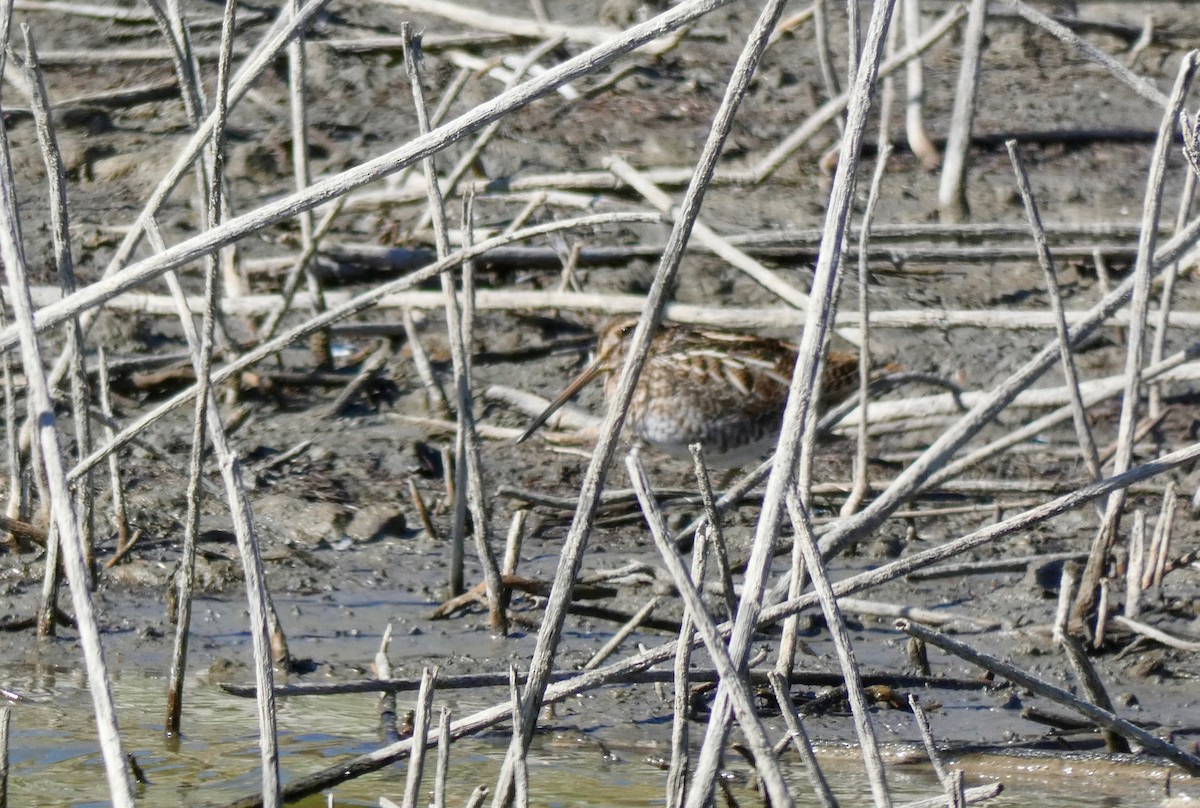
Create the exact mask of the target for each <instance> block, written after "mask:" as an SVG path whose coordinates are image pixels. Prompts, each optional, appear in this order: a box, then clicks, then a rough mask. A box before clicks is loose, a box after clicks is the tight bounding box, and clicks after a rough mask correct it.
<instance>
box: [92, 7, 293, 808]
mask: <svg viewBox="0 0 1200 808" xmlns="http://www.w3.org/2000/svg"><path fill="white" fill-rule="evenodd" d="M150 5H151V8H152V9H154V10H155V12H156V16H158V15H159V14H160V13H161V12H160V11H159V9H158V5H157V3H151V4H150ZM231 6H232V4H227V6H226V9H225V15H224V18H223V19H224V21H225V26H224V28H223V31H222V34H223V36H222V40H221V44H222V47H221V59H220V63H219V65H218V79H217V90H218V97H217V106H218V109H217V110H216V113H217V124H216V126H215V127H214V129H213V146H212V150H211V153H210V154H209V155H208V156H207V159H206V161H205V162H206V164H207V167H208V172H209V173H208V184H207V190H208V194H209V195H208V200H207V205H206V206H205V207H204V210H205V211H206V215H207V219H206V220H205V221H204V222H203V225H205V226H209V227H211V226H214V225H216V224H219V221H220V215H221V209H222V203H221V186H222V173H223V172H222V167H223V164H224V143H223V139H224V125H225V119H226V117H227V115H228V105H227V98H228V95H227V90H228V84H227V83H228V65H229V58H230V56H229V53H230V48H231V47H232V32H233V23H234V20H235V19H236V18H235V17H231V14H232V12H231V10H230V7H231ZM168 8H169V9H170V11H171V15H172V16H171V19H170V23H171V24H167V22H166V21H164V22H163V23H162V27H163V28H164V34H165V35H166V37H167V39H168V41H170V42H171V43H172V44H173V45H174V46H175V47H176V48H177V49H178V50H180V55H179V57H178V58H177V59H176V71H177V73H178V74H179V84H180V88H181V90H182V91H183V98H184V105H185V107H186V108H187V110H188V117H189V118H190V119H191V121H192V124H193V126H195V125H198V123H199V121H200V119H201V118H202V116H203V99H202V97H201V95H202V87H201V85H200V77H199V65H198V63H197V62H196V60H195V58H194V56H192V55H191V51H190V48H191V45H190V42H189V41H188V38H187V34H186V28H185V27H184V22H183V18H182V14H181V11H180V9H179V6H178V3H176V2H169V3H168ZM197 175H198V177H197V179H198V180H200V182H199V184H198V188H199V189H200V190H201V191H202V190H203V189H204V188H205V187H206V186H205V184H204V172H203V171H201V170H200V164H197ZM147 230H148V232H149V235H150V238H151V241H152V243H153V244H154V246H155V248H156V249H160V250H161V249H163V248H164V247H165V246H166V245H165V244H164V243H163V240H162V236H161V234H160V233H159V232H158V224H157V222H156V221H152V222H151V223H150V224H149V226H148V228H147ZM205 270H206V271H205V307H204V310H205V312H206V313H205V315H204V320H203V322H202V330H201V336H200V339H199V341H198V342H197V341H196V340H194V339H193V341H192V343H191V345H190V347H191V349H192V350H193V351H196V352H197V353H194V354H193V357H194V362H195V372H196V379H197V383H198V389H199V391H200V392H199V395H197V396H196V400H195V409H194V416H193V421H192V451H191V458H190V464H189V468H190V472H189V476H188V485H187V516H186V518H185V521H184V539H183V547H182V555H181V558H180V560H179V567H178V569H177V571H176V582H175V584H176V593H175V642H174V645H173V648H172V654H171V669H170V674H169V675H168V680H167V709H166V713H167V714H166V720H165V722H164V732H165V733H166V734H167V735H168V736H171V737H176V738H178V737H179V735H180V732H181V720H182V713H183V686H184V676H185V672H186V669H187V651H188V639H189V634H190V631H191V618H192V595H193V592H194V589H195V577H196V571H195V563H196V537H197V534H198V533H199V530H200V502H201V501H200V482H201V479H202V476H203V472H204V469H203V463H204V446H205V441H204V436H205V423H206V420H207V417H208V412H207V409H208V406H209V388H208V379H209V374H210V372H211V369H212V340H213V334H214V330H213V323H215V312H213V307H214V306H215V305H216V297H217V287H216V278H217V275H216V273H217V264H216V256H215V255H209V256H207V258H206V262H205ZM168 283H169V284H172V290H173V291H175V292H176V295H177V296H181V295H182V290H181V289H180V287H179V286H178V282H177V279H176V278H175V275H174V273H172V274H171V275H169V276H168ZM180 316H181V319H183V320H186V324H185V329H187V328H189V327H190V328H192V329H194V325H193V323H192V320H191V314H190V310H188V311H185V312H182V313H181V315H180ZM193 336H194V335H193ZM214 443H215V441H214ZM113 457H114V456H113V455H110V460H111V459H112V458H113ZM260 728H261V727H260ZM272 734H274V733H272ZM269 770H270V767H269V766H268V765H267V761H266V759H265V758H264V767H263V772H264V778H265V777H266V772H267V771H269ZM275 777H276V779H275V781H274V784H273V785H266V784H264V792H263V795H264V799H266V798H267V795H268V794H269V793H277V792H278V780H277V775H276V776H275Z"/></svg>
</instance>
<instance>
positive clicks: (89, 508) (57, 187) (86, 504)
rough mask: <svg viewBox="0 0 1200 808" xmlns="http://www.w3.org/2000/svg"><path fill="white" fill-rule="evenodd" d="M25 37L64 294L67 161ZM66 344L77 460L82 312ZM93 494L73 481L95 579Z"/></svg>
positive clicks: (82, 431)
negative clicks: (64, 165)
mask: <svg viewBox="0 0 1200 808" xmlns="http://www.w3.org/2000/svg"><path fill="white" fill-rule="evenodd" d="M21 30H22V34H23V35H24V39H25V79H26V81H27V83H28V84H29V88H30V91H31V100H32V108H33V120H34V124H35V127H36V129H37V137H38V145H39V147H40V148H41V152H42V159H43V161H44V163H45V165H46V176H47V179H48V181H49V186H50V187H49V193H48V199H49V203H50V230H51V235H52V240H53V243H54V263H55V266H56V268H57V270H58V284H59V287H60V288H61V289H62V291H63V294H64V295H69V294H71V293H72V292H74V291H75V288H76V284H75V259H74V257H73V256H72V255H71V233H70V218H69V213H68V209H67V173H66V169H65V168H64V167H63V161H62V153H61V152H60V151H59V148H58V138H57V136H56V135H55V132H54V124H53V123H52V121H51V117H50V102H49V99H48V98H47V96H46V85H45V81H44V80H43V76H42V70H41V65H40V64H39V62H38V58H37V48H36V47H35V46H34V42H33V36H32V35H31V34H30V33H29V26H27V25H22V26H21ZM66 336H67V348H66V351H67V353H68V354H69V355H70V357H71V363H70V384H71V420H72V422H73V424H74V427H75V453H76V460H81V459H83V458H84V457H86V456H87V455H88V454H90V453H91V451H92V430H91V419H90V418H88V414H87V412H88V384H87V374H86V372H85V371H84V367H83V329H82V328H81V327H80V324H79V320H78V318H74V319H72V320H71V321H70V322H69V323H67V325H66ZM94 502H95V497H94V494H93V491H92V475H91V474H86V475H84V476H83V478H82V479H80V480H78V481H77V482H76V483H75V509H76V511H75V512H76V514H78V516H79V519H80V523H79V529H80V536H79V538H80V541H81V542H82V543H83V552H84V558H85V561H86V563H87V568H88V575H89V577H91V578H92V584H93V585H94V583H95V575H96V547H95V536H94V533H95V526H96V514H95V511H94V509H93V506H94Z"/></svg>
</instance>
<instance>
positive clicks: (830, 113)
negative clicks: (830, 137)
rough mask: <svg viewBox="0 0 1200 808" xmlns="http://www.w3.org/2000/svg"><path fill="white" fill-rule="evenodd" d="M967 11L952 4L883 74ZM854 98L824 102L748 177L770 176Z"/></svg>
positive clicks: (915, 53)
mask: <svg viewBox="0 0 1200 808" xmlns="http://www.w3.org/2000/svg"><path fill="white" fill-rule="evenodd" d="M965 13H966V12H965V11H964V10H963V6H962V4H957V5H954V6H952V7H951V8H950V9H949V10H947V11H946V13H945V14H943V15H942V16H941V18H939V19H938V21H937V22H936V23H934V24H933V25H932V26H931V27H930V28H929V30H928V31H926V32H925V35H924V36H923V37H921V40H920V41H919V42H913V43H909V44H908V45H907V46H906V47H905V48H904V50H902V51H900V53H898V54H896V55H895V56H894V57H892V58H889V59H888V60H887V61H885V62H884V63H883V64H882V65H881V66H880V68H879V75H880V77H885V76H888V75H890V74H892V73H894V72H895V71H897V70H899V69H900V67H901V66H903V65H904V64H905V63H907V62H908V60H909V59H912V58H915V57H916V56H919V55H920V54H922V53H924V52H925V51H927V50H928V49H929V48H931V47H933V45H934V44H935V43H936V42H937V41H938V40H939V39H941V38H942V37H943V36H945V34H946V33H947V32H948V31H950V30H951V29H952V28H953V27H954V26H955V25H956V24H957V23H958V21H959V20H961V19H962V18H963V15H964V14H965ZM850 98H851V95H850V94H849V93H842V94H841V95H840V96H838V97H837V98H834V99H832V100H830V101H827V102H826V103H825V104H823V105H821V107H820V108H819V109H818V110H817V111H816V112H814V113H813V114H812V115H810V116H809V117H808V119H807V120H806V121H805V122H804V123H802V124H801V125H800V126H799V127H798V128H797V129H796V130H795V131H793V132H792V133H791V134H790V135H788V136H787V137H786V138H784V139H783V140H782V141H780V143H779V145H777V146H776V147H775V148H773V149H771V151H770V152H768V153H767V154H766V155H764V156H763V158H762V159H761V160H759V161H758V162H757V163H755V164H754V166H752V167H751V169H750V172H749V174H750V176H749V178H748V179H749V180H750V181H751V182H754V183H761V182H763V181H764V180H766V179H767V177H769V176H771V175H772V174H774V173H775V171H776V170H777V169H778V168H779V167H780V166H781V165H783V164H784V163H785V162H787V160H789V159H790V158H791V156H792V155H793V154H795V152H796V150H797V149H799V148H800V147H801V146H803V145H804V144H805V143H807V142H808V139H809V138H811V137H812V136H813V135H814V134H816V133H817V132H819V131H821V130H822V129H823V128H825V126H826V125H827V124H829V123H830V122H831V121H833V119H834V118H836V117H837V116H838V115H840V114H841V113H842V110H843V109H845V108H846V106H847V104H848V103H849V102H850Z"/></svg>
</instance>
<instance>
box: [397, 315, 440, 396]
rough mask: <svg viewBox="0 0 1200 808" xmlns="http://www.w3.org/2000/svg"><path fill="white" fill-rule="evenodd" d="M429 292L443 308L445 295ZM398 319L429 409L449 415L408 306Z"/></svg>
mask: <svg viewBox="0 0 1200 808" xmlns="http://www.w3.org/2000/svg"><path fill="white" fill-rule="evenodd" d="M431 294H432V295H433V296H436V298H437V306H438V307H440V308H445V306H446V296H445V295H444V294H441V293H440V292H433V293H431ZM431 308H432V307H431ZM400 321H401V322H402V323H403V324H404V334H405V337H406V338H407V340H408V351H409V353H410V354H412V361H413V368H414V369H415V370H416V371H417V378H418V379H420V380H421V384H422V386H424V388H425V395H426V396H428V398H429V409H431V410H433V411H434V412H435V413H437V414H439V415H449V414H450V405H449V404H448V403H447V402H446V393H445V392H444V391H443V390H442V385H441V384H440V383H439V382H438V380H437V377H436V376H434V375H433V365H432V364H430V362H429V354H428V353H426V351H425V346H424V345H422V344H421V335H420V334H418V333H417V325H416V323H414V322H413V316H412V309H411V308H410V307H408V306H404V307H402V308H401V309H400Z"/></svg>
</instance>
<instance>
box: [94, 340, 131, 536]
mask: <svg viewBox="0 0 1200 808" xmlns="http://www.w3.org/2000/svg"><path fill="white" fill-rule="evenodd" d="M97 360H98V365H99V374H98V381H97V393H98V395H99V399H100V401H99V403H100V410H101V412H103V413H104V414H105V415H106V416H108V417H109V418H112V414H113V408H112V397H111V396H110V395H109V391H108V362H107V358H106V357H105V355H104V346H99V348H97ZM105 433H106V435H107V437H108V439H109V440H112V439H113V436H114V435H115V434H116V431H115V430H114V429H113V428H112V427H111V426H106V427H105ZM108 476H109V478H110V479H111V481H112V507H113V525H114V526H115V527H116V529H117V546H118V547H124V546H125V545H126V544H128V543H129V515H128V513H127V511H126V508H125V486H124V485H123V484H122V483H121V464H120V462H119V459H118V457H117V455H116V453H115V452H114V453H113V454H110V455H109V456H108Z"/></svg>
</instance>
